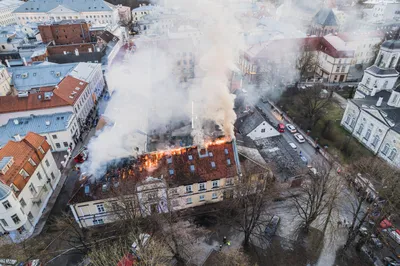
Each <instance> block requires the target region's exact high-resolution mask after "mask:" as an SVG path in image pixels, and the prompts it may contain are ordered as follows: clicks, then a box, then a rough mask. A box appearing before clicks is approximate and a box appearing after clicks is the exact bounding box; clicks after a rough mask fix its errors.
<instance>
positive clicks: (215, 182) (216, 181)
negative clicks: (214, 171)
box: [212, 180, 219, 188]
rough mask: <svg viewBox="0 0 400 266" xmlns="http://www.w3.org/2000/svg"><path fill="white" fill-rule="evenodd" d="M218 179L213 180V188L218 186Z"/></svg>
mask: <svg viewBox="0 0 400 266" xmlns="http://www.w3.org/2000/svg"><path fill="white" fill-rule="evenodd" d="M218 183H219V182H218V180H214V181H213V182H212V187H213V188H217V187H218Z"/></svg>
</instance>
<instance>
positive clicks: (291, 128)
mask: <svg viewBox="0 0 400 266" xmlns="http://www.w3.org/2000/svg"><path fill="white" fill-rule="evenodd" d="M286 128H287V130H289V132H290V133H296V132H297V130H296V128H295V127H294V126H293V125H291V124H286Z"/></svg>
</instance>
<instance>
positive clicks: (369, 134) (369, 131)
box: [364, 129, 371, 141]
mask: <svg viewBox="0 0 400 266" xmlns="http://www.w3.org/2000/svg"><path fill="white" fill-rule="evenodd" d="M370 136H371V129H368V130H367V133H365V136H364V138H365V139H366V140H367V141H368V140H369V137H370Z"/></svg>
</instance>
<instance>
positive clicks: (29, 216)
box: [28, 212, 33, 221]
mask: <svg viewBox="0 0 400 266" xmlns="http://www.w3.org/2000/svg"><path fill="white" fill-rule="evenodd" d="M28 219H29V220H31V221H32V220H33V215H32V213H31V212H28Z"/></svg>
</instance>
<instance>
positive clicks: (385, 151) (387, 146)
mask: <svg viewBox="0 0 400 266" xmlns="http://www.w3.org/2000/svg"><path fill="white" fill-rule="evenodd" d="M388 151H389V144H387V143H386V144H385V147H383V150H382V153H383V154H384V155H386V154H387V153H388Z"/></svg>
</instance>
